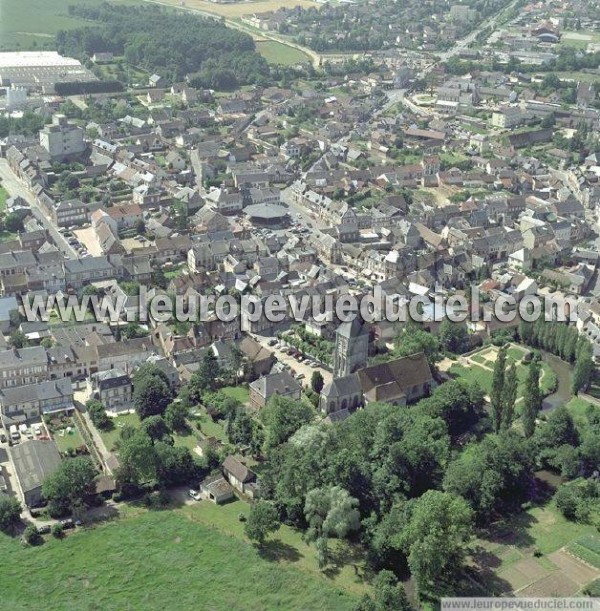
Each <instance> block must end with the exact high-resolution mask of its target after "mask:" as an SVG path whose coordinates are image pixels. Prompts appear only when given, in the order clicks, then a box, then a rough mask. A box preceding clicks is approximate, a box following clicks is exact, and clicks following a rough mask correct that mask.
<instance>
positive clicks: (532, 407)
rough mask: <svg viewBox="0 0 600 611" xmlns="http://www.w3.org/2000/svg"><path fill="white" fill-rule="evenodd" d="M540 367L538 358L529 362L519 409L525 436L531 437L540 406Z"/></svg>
mask: <svg viewBox="0 0 600 611" xmlns="http://www.w3.org/2000/svg"><path fill="white" fill-rule="evenodd" d="M540 376H541V368H540V363H539V360H537V359H534V360H533V361H532V362H531V363H530V364H529V372H528V374H527V382H526V384H525V394H524V396H523V407H522V410H521V422H522V424H523V433H524V434H525V437H531V436H532V435H533V432H534V431H535V421H536V418H537V415H538V412H539V411H540V409H541V408H542V394H541V392H540Z"/></svg>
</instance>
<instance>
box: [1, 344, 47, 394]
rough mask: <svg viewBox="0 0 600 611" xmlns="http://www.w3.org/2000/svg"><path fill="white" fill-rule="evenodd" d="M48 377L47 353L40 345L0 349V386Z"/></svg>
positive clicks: (35, 382) (36, 381)
mask: <svg viewBox="0 0 600 611" xmlns="http://www.w3.org/2000/svg"><path fill="white" fill-rule="evenodd" d="M47 379H48V354H47V352H46V350H45V349H44V348H42V347H41V346H30V347H27V348H20V349H17V348H11V349H9V350H1V351H0V388H10V387H13V386H23V385H25V384H37V383H38V382H41V381H42V380H47Z"/></svg>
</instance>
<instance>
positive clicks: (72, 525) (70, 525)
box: [60, 518, 75, 530]
mask: <svg viewBox="0 0 600 611" xmlns="http://www.w3.org/2000/svg"><path fill="white" fill-rule="evenodd" d="M60 523H61V524H62V526H63V528H64V529H65V530H66V529H69V528H75V522H74V521H73V520H72V518H66V519H65V520H61V521H60Z"/></svg>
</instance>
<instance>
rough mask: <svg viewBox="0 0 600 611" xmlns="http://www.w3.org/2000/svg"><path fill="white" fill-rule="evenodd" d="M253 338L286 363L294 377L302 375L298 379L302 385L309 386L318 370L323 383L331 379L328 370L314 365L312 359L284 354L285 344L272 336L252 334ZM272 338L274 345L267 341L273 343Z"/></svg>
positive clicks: (281, 361) (327, 382)
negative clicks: (299, 358) (301, 358)
mask: <svg viewBox="0 0 600 611" xmlns="http://www.w3.org/2000/svg"><path fill="white" fill-rule="evenodd" d="M253 338H254V339H255V340H256V341H257V342H259V343H260V344H261V345H262V346H263V347H264V348H266V349H267V350H270V351H271V352H273V354H274V355H275V357H276V358H277V360H278V361H279V362H280V363H283V364H284V365H287V366H288V367H289V368H290V370H292V371H293V372H294V373H295V374H296V379H298V376H304V377H303V378H301V379H300V380H298V381H299V382H300V383H301V384H302V386H304V387H309V386H310V379H311V377H312V374H313V372H314V371H320V372H321V375H322V376H323V381H324V382H325V384H329V382H331V379H332V374H331V372H330V371H328V370H327V369H325V368H324V367H322V366H319V365H316V364H315V361H314V359H311V360H308V361H307V360H304V359H303V360H302V361H299V360H298V359H297V358H295V357H294V356H292V355H291V354H286V353H285V352H283V350H285V349H286V348H285V346H282V345H281V342H279V341H278V340H277V338H274V337H263V336H261V335H253ZM273 340H275V341H277V343H276V344H274V345H269V343H273Z"/></svg>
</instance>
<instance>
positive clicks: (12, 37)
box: [0, 0, 136, 51]
mask: <svg viewBox="0 0 600 611" xmlns="http://www.w3.org/2000/svg"><path fill="white" fill-rule="evenodd" d="M112 2H115V3H127V4H133V3H136V0H112ZM101 3H102V0H52V1H48V0H22V1H21V0H0V51H19V50H20V51H25V50H35V49H53V48H54V35H55V34H56V32H58V31H59V30H66V29H70V28H77V27H80V26H82V25H85V23H86V22H85V21H82V20H80V19H77V18H73V17H70V16H69V11H68V9H69V6H70V5H72V4H87V5H92V6H93V5H99V4H101Z"/></svg>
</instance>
